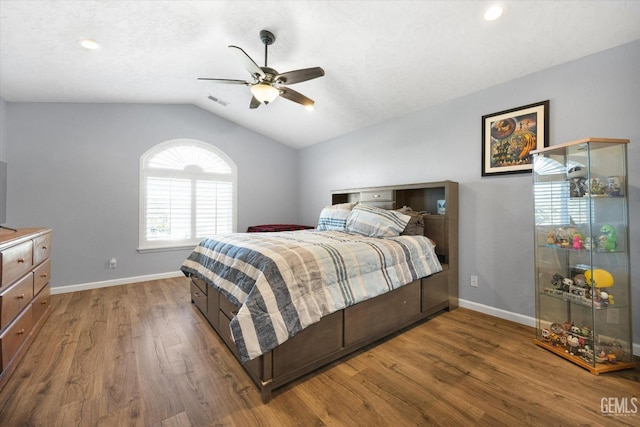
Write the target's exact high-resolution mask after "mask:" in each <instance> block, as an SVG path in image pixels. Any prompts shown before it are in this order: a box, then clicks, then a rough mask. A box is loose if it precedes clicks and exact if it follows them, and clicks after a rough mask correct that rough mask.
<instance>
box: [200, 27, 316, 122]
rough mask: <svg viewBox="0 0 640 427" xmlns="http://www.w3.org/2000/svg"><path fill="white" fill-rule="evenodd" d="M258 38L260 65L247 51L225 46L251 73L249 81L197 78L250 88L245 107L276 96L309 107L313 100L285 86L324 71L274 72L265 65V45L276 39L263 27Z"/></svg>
mask: <svg viewBox="0 0 640 427" xmlns="http://www.w3.org/2000/svg"><path fill="white" fill-rule="evenodd" d="M260 40H262V43H264V67H260V66H258V64H256V63H255V61H254V60H253V59H251V57H250V56H249V55H247V53H246V52H245V51H244V50H242V49H241V48H239V47H238V46H229V48H230V49H232V50H233V52H234V53H235V54H236V56H237V57H238V59H239V60H240V62H241V63H242V65H243V66H244V68H246V70H247V71H248V72H249V74H251V76H252V77H253V81H251V82H248V81H245V80H231V79H215V78H208V77H199V78H198V80H209V81H211V82H214V83H224V84H237V85H245V86H250V87H251V94H252V97H251V103H250V104H249V108H258V107H259V106H260V104H261V103H263V104H265V105H267V104H268V103H270V102H272V101H273V100H274V99H276V98H277V97H278V96H281V97H283V98H285V99H288V100H289V101H293V102H297V103H298V104H301V105H303V106H304V107H305V108H307V109H310V110H312V109H313V104H314V101H313V100H312V99H310V98H307V97H306V96H304V95H303V94H301V93H299V92H296V91H295V90H293V89H290V88H289V87H287V85H292V84H294V83H300V82H304V81H307V80H311V79H315V78H317V77H322V76H324V70H323V69H322V68H320V67H313V68H304V69H301V70H295V71H288V72H286V73H278V72H277V71H276V70H274V69H273V68H269V67H268V66H267V47H268V46H269V45H271V44H273V42H274V41H276V37H275V36H274V35H273V33H271V32H270V31H267V30H262V31H260Z"/></svg>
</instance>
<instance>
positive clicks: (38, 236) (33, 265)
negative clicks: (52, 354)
mask: <svg viewBox="0 0 640 427" xmlns="http://www.w3.org/2000/svg"><path fill="white" fill-rule="evenodd" d="M50 254H51V230H49V229H46V228H22V229H18V230H17V231H13V230H8V229H0V268H1V270H0V367H1V368H2V372H1V373H0V390H2V388H3V387H4V385H5V384H6V383H7V380H8V379H9V377H10V376H11V374H12V373H13V371H14V370H15V369H16V366H17V365H18V363H19V362H20V360H21V359H22V356H24V354H25V352H26V351H27V349H28V348H29V346H30V345H31V342H32V341H33V340H34V338H35V337H36V335H37V334H38V331H40V328H42V325H43V324H44V322H45V321H46V319H47V317H48V316H49V314H50V312H51V304H50V297H51V289H50V288H49V278H50V276H51V261H50V259H49V256H50Z"/></svg>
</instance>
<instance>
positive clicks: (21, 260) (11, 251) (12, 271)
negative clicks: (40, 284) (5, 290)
mask: <svg viewBox="0 0 640 427" xmlns="http://www.w3.org/2000/svg"><path fill="white" fill-rule="evenodd" d="M0 257H1V258H2V283H1V285H2V286H6V285H8V284H10V283H11V282H13V281H14V280H16V279H17V278H18V277H20V276H22V275H23V274H24V273H26V272H27V271H29V269H31V267H32V266H33V241H31V240H29V241H28V242H24V243H21V244H19V245H16V246H14V247H12V248H8V249H5V250H3V251H2V252H0Z"/></svg>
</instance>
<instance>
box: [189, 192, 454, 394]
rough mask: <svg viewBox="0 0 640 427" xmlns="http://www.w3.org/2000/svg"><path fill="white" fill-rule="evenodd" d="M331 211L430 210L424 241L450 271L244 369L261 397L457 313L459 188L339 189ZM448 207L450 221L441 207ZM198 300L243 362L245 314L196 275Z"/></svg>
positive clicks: (363, 306) (302, 336) (325, 322)
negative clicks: (239, 338) (240, 340)
mask: <svg viewBox="0 0 640 427" xmlns="http://www.w3.org/2000/svg"><path fill="white" fill-rule="evenodd" d="M331 199H332V204H336V203H344V202H350V201H362V202H364V203H368V204H374V205H377V206H379V207H383V208H387V209H390V208H396V207H402V206H410V207H411V208H412V209H413V210H415V211H425V212H429V214H427V215H424V219H425V235H426V236H428V237H429V238H431V239H432V240H433V241H435V243H436V253H437V255H438V258H439V259H440V261H441V263H442V266H443V271H441V272H439V273H436V274H434V275H432V276H429V277H424V278H422V279H418V280H415V281H414V282H412V283H410V284H407V285H405V286H402V287H401V288H398V289H396V290H394V291H392V292H389V293H386V294H383V295H380V296H378V297H376V298H372V299H369V300H366V301H363V302H361V303H358V304H356V305H353V306H351V307H347V308H345V309H343V310H340V311H338V312H335V313H333V314H331V315H329V316H326V317H323V318H322V319H321V320H320V322H318V323H315V324H313V325H311V326H309V327H308V328H306V329H304V330H303V331H301V332H300V333H298V334H297V335H296V336H294V337H293V338H290V339H289V340H287V341H285V342H284V343H282V344H281V345H279V346H278V347H276V348H275V349H273V350H271V351H270V352H268V353H266V354H263V355H262V356H260V357H258V358H256V359H253V360H251V361H249V362H247V363H245V364H244V365H243V366H244V368H245V370H246V371H247V373H248V374H249V376H250V377H251V379H252V380H253V381H254V382H255V383H256V385H257V386H258V388H259V389H260V392H261V397H262V401H263V402H264V403H267V402H268V401H269V400H270V399H271V393H272V391H273V390H274V389H277V388H278V387H282V386H283V385H285V384H288V383H290V382H292V381H294V380H296V379H298V378H300V377H302V376H304V375H306V374H308V373H310V372H312V371H314V370H316V369H318V368H320V367H321V366H324V365H326V364H328V363H330V362H333V361H335V360H337V359H339V358H341V357H343V356H346V355H347V354H349V353H352V352H354V351H356V350H359V349H361V348H363V347H365V346H367V345H369V344H371V343H373V342H375V341H377V340H380V339H382V338H384V337H387V336H389V335H391V334H393V333H395V332H397V331H399V330H401V329H403V328H405V327H407V326H410V325H412V324H414V323H416V322H418V321H420V320H423V319H426V318H427V317H429V316H432V315H434V314H436V313H438V312H439V311H442V310H452V309H454V308H456V307H457V306H458V183H456V182H453V181H441V182H434V183H424V184H412V185H402V186H389V187H375V188H361V189H349V190H338V191H333V192H332V193H331ZM438 200H445V201H446V202H445V203H446V212H445V214H440V215H438V214H437V201H438ZM191 300H192V302H193V303H194V304H195V305H196V306H197V307H198V309H199V310H200V311H201V312H202V314H203V315H204V316H205V317H206V318H207V320H208V321H209V323H210V324H211V326H213V329H215V330H216V332H217V333H218V335H220V337H221V338H222V339H223V341H224V342H225V343H226V344H227V346H228V347H229V349H231V351H232V352H233V353H234V354H235V356H236V358H238V360H239V356H238V351H237V349H236V347H235V344H234V342H233V338H232V337H231V331H230V329H229V323H230V321H231V319H232V318H233V317H234V316H235V315H236V314H237V310H238V307H236V306H235V305H233V304H232V303H230V302H229V301H228V300H227V299H226V298H225V297H224V296H222V295H221V294H220V293H219V292H217V291H216V290H214V289H213V288H212V287H210V286H207V285H206V283H205V282H204V281H202V280H201V279H199V278H197V277H195V276H191Z"/></svg>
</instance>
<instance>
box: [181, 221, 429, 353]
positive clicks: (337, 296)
mask: <svg viewBox="0 0 640 427" xmlns="http://www.w3.org/2000/svg"><path fill="white" fill-rule="evenodd" d="M181 270H182V271H183V272H184V274H185V275H190V274H193V275H196V276H198V277H200V278H202V279H203V280H204V281H205V282H207V283H208V284H209V285H210V286H213V287H214V288H215V289H217V290H218V291H220V292H221V293H222V294H223V295H224V296H226V297H227V298H228V299H229V300H230V301H231V302H232V303H234V304H236V305H237V306H238V307H240V309H239V310H238V314H237V316H236V317H234V318H233V319H232V320H231V333H232V336H233V339H234V341H235V343H236V346H237V347H238V351H239V353H240V357H241V359H242V361H243V362H246V361H248V360H251V359H253V358H255V357H258V356H260V355H261V354H263V353H266V352H268V351H269V350H271V349H273V348H275V347H276V346H278V345H279V344H281V343H283V342H284V341H286V340H287V339H289V338H290V337H292V336H294V335H295V334H296V333H298V332H300V331H301V330H302V329H304V328H305V327H307V326H309V325H311V324H313V323H315V322H318V321H319V320H320V319H321V318H322V317H323V316H326V315H329V314H331V313H333V312H336V311H338V310H341V309H343V308H345V307H348V306H350V305H353V304H356V303H358V302H360V301H364V300H366V299H368V298H373V297H375V296H377V295H380V294H383V293H385V292H388V291H390V290H393V289H396V288H398V287H400V286H402V285H405V284H407V283H410V282H412V281H413V280H416V279H418V278H421V277H425V276H429V275H431V274H434V273H437V272H439V271H441V270H442V266H441V265H440V263H439V262H438V259H437V257H436V255H435V252H434V247H433V244H432V243H431V241H430V240H429V239H427V238H426V237H423V236H398V237H385V238H371V237H363V236H360V235H354V234H348V233H344V232H339V231H315V230H304V231H290V232H280V233H238V234H230V235H219V236H215V237H212V238H209V239H205V240H203V241H202V242H201V243H200V244H199V245H198V246H197V247H196V249H195V250H194V251H193V253H192V254H191V255H190V256H189V257H188V258H187V259H186V260H185V261H184V263H183V265H182V267H181Z"/></svg>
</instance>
